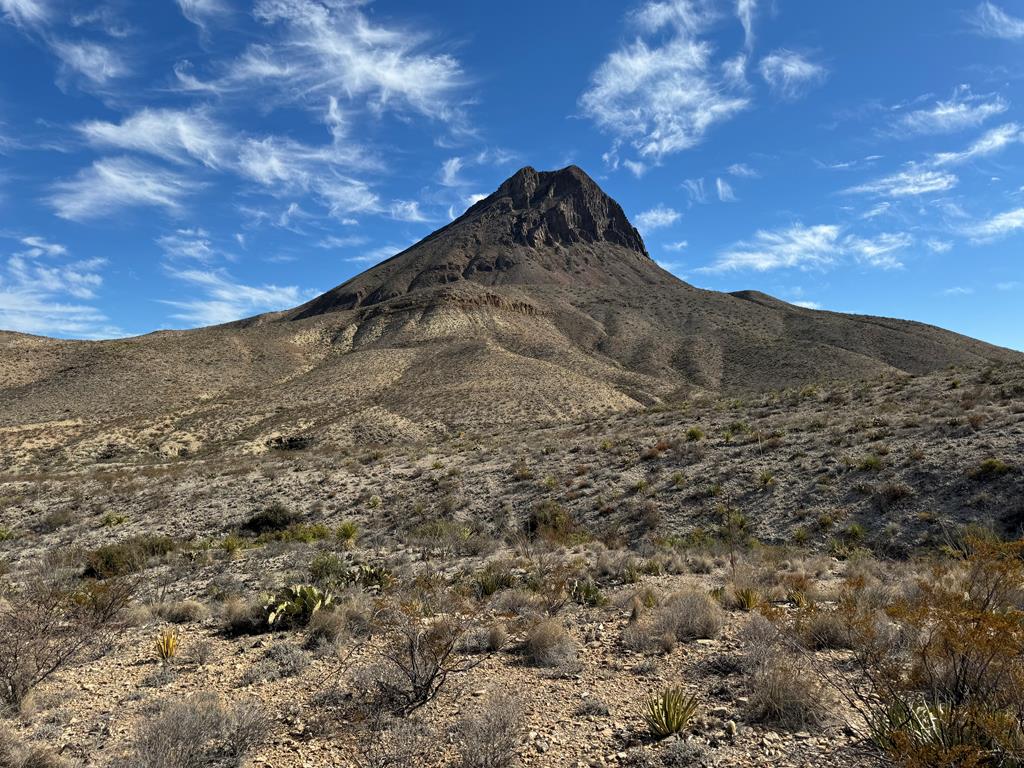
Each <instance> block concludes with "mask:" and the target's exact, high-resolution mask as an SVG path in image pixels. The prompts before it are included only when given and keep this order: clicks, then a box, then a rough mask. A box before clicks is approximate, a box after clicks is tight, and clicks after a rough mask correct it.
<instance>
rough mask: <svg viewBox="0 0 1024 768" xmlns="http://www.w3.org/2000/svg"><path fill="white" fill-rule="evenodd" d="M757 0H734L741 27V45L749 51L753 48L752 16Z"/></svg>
mask: <svg viewBox="0 0 1024 768" xmlns="http://www.w3.org/2000/svg"><path fill="white" fill-rule="evenodd" d="M756 12H757V0H736V15H737V16H739V19H740V24H742V25H743V44H744V45H745V46H746V47H747V49H748V50H749V49H750V48H753V47H754V14H755V13H756Z"/></svg>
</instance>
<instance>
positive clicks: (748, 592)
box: [734, 587, 761, 612]
mask: <svg viewBox="0 0 1024 768" xmlns="http://www.w3.org/2000/svg"><path fill="white" fill-rule="evenodd" d="M734 593H735V595H736V605H737V607H738V608H739V609H740V610H741V611H747V612H749V611H752V610H754V609H755V608H757V606H759V605H760V604H761V593H760V592H758V591H757V590H756V589H754V588H753V587H740V588H738V589H736V590H734Z"/></svg>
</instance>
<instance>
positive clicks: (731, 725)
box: [725, 720, 736, 736]
mask: <svg viewBox="0 0 1024 768" xmlns="http://www.w3.org/2000/svg"><path fill="white" fill-rule="evenodd" d="M725 732H726V733H727V734H729V735H730V736H735V735H736V721H735V720H730V721H729V722H727V723H726V724H725Z"/></svg>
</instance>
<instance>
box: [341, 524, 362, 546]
mask: <svg viewBox="0 0 1024 768" xmlns="http://www.w3.org/2000/svg"><path fill="white" fill-rule="evenodd" d="M358 537H359V528H358V527H357V526H356V524H355V523H353V522H352V521H351V520H346V521H344V522H343V523H342V524H341V525H339V526H338V540H339V541H340V542H341V546H342V547H344V548H345V549H355V546H356V539H357V538H358Z"/></svg>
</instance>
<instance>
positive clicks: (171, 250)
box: [156, 227, 218, 262]
mask: <svg viewBox="0 0 1024 768" xmlns="http://www.w3.org/2000/svg"><path fill="white" fill-rule="evenodd" d="M156 242H157V245H159V246H160V249H161V250H162V251H163V252H164V254H165V255H166V256H168V257H170V258H172V259H195V260H196V261H203V262H209V261H213V259H214V258H216V257H217V256H218V251H217V250H216V249H215V248H214V247H213V243H212V242H211V240H210V233H209V232H207V231H206V230H204V229H202V228H199V227H196V228H194V229H177V230H175V231H174V232H173V233H171V234H169V235H162V236H161V237H159V238H157V241H156Z"/></svg>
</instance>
